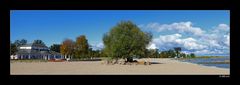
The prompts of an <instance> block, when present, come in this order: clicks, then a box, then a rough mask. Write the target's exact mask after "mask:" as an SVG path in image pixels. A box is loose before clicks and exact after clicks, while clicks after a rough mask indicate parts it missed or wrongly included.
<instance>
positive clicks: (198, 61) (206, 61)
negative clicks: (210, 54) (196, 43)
mask: <svg viewBox="0 0 240 85" xmlns="http://www.w3.org/2000/svg"><path fill="white" fill-rule="evenodd" d="M181 61H183V62H190V63H196V64H200V65H204V66H215V67H219V68H228V69H230V64H229V63H227V64H226V63H224V64H216V63H213V62H226V61H230V58H229V57H223V58H195V59H186V60H181Z"/></svg>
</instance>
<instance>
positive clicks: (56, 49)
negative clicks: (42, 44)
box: [50, 44, 61, 53]
mask: <svg viewBox="0 0 240 85" xmlns="http://www.w3.org/2000/svg"><path fill="white" fill-rule="evenodd" d="M60 46H61V45H60V44H53V45H51V46H50V50H52V51H55V52H58V53H60Z"/></svg>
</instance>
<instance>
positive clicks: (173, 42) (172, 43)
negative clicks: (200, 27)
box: [147, 34, 206, 50]
mask: <svg viewBox="0 0 240 85" xmlns="http://www.w3.org/2000/svg"><path fill="white" fill-rule="evenodd" d="M151 47H155V48H156V47H158V49H159V48H160V50H165V49H169V48H173V47H182V48H184V49H187V50H196V49H204V48H206V46H204V45H202V44H200V43H198V42H197V40H196V39H194V38H192V37H188V38H182V35H181V34H172V35H160V36H159V37H158V38H154V39H153V40H152V42H151V44H150V45H149V47H147V48H151ZM161 48H162V49H161Z"/></svg>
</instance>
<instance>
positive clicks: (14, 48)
mask: <svg viewBox="0 0 240 85" xmlns="http://www.w3.org/2000/svg"><path fill="white" fill-rule="evenodd" d="M16 52H17V46H16V45H15V44H13V43H11V46H10V54H11V55H14V54H16Z"/></svg>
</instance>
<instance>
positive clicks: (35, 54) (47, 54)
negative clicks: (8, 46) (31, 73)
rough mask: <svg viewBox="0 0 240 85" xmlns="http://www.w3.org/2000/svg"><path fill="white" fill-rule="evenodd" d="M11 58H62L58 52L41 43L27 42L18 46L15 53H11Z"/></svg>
mask: <svg viewBox="0 0 240 85" xmlns="http://www.w3.org/2000/svg"><path fill="white" fill-rule="evenodd" d="M10 58H11V59H45V60H49V59H56V58H63V57H62V56H61V54H60V53H57V52H54V51H50V49H49V48H48V47H47V46H45V45H41V44H27V45H22V46H19V47H18V51H17V52H16V55H11V56H10Z"/></svg>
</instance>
